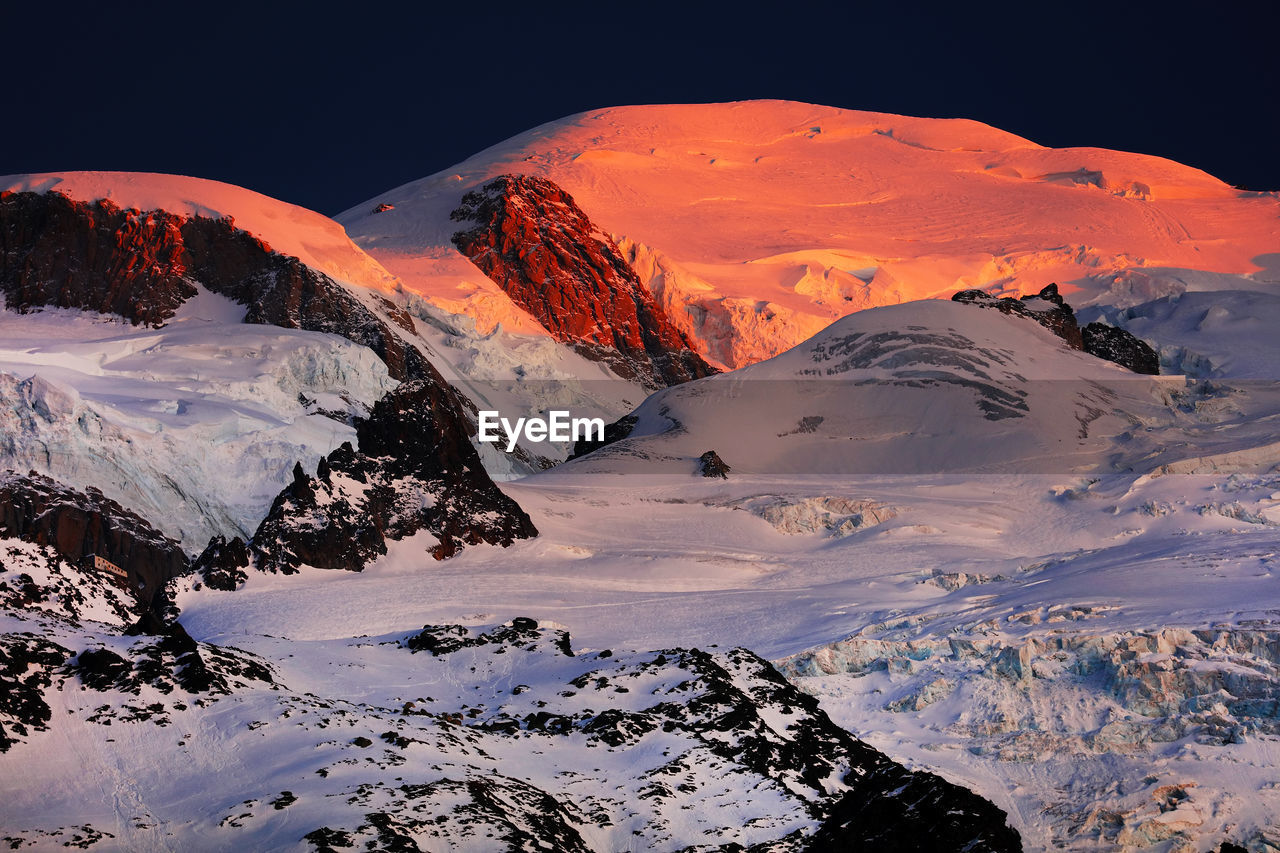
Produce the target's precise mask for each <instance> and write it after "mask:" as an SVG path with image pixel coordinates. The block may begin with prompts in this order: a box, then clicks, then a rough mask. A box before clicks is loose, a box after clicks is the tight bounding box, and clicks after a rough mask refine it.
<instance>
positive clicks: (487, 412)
mask: <svg viewBox="0 0 1280 853" xmlns="http://www.w3.org/2000/svg"><path fill="white" fill-rule="evenodd" d="M479 416H480V421H479V428H480V429H479V432H478V433H477V438H479V439H480V440H481V441H483V442H485V443H486V444H497V443H498V442H499V441H501V440H502V439H501V438H500V436H499V435H498V427H499V426H501V427H502V431H503V432H504V433H506V435H507V445H506V448H505V450H506V451H507V453H511V452H512V451H513V450H515V449H516V442H518V441H519V440H520V436H521V433H522V432H523V434H524V437H525V439H527V440H528V441H532V442H534V443H535V444H536V443H538V442H543V441H573V442H577V441H581V440H583V439H586V440H588V441H604V418H571V417H569V412H568V411H566V410H562V409H551V410H549V411H548V412H547V416H546V417H545V418H537V417H533V418H516V421H515V423H514V424H513V423H512V422H511V421H509V420H507V419H506V418H504V417H501V416H500V414H499V413H498V412H497V411H494V410H492V409H481V410H480V412H479Z"/></svg>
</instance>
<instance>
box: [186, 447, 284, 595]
mask: <svg viewBox="0 0 1280 853" xmlns="http://www.w3.org/2000/svg"><path fill="white" fill-rule="evenodd" d="M300 470H301V469H300V468H296V469H295V473H294V479H295V481H296V480H297V475H298V473H300ZM247 568H249V547H248V546H247V545H246V544H245V542H244V540H243V539H241V538H240V537H239V536H234V537H232V539H231V541H230V542H228V541H227V540H226V539H225V538H223V537H221V536H215V537H213V538H212V539H210V540H209V544H208V545H207V546H205V549H204V551H202V552H201V553H200V556H199V557H196V559H195V561H194V562H192V564H191V570H192V571H193V572H194V573H195V574H197V575H199V577H200V579H201V580H202V581H203V582H204V585H205V586H207V587H209V588H210V589H220V590H222V591H224V592H231V591H233V590H235V588H236V587H238V586H239V585H240V584H242V583H244V582H245V580H246V579H247V578H248V575H247V574H246V573H245V569H247Z"/></svg>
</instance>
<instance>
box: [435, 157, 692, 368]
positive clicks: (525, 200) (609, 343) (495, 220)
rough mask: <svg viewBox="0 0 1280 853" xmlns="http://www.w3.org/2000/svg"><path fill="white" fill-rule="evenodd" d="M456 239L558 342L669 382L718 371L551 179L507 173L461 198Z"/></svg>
mask: <svg viewBox="0 0 1280 853" xmlns="http://www.w3.org/2000/svg"><path fill="white" fill-rule="evenodd" d="M451 218H452V219H453V220H454V221H455V222H459V223H463V224H465V225H469V226H470V227H468V228H467V229H465V230H462V231H458V232H457V233H455V234H454V235H453V244H454V245H455V246H456V247H457V248H458V250H459V251H460V252H462V254H464V255H466V256H467V257H468V258H470V259H471V261H472V262H473V263H475V265H476V266H478V267H479V268H480V269H481V270H483V271H484V273H485V275H487V276H488V277H489V278H491V279H493V281H495V282H496V283H497V284H498V285H499V286H500V287H501V288H502V289H503V290H504V291H506V293H507V295H509V296H510V297H511V298H512V299H513V300H514V301H515V302H516V304H518V305H519V306H520V307H521V308H523V309H525V310H526V311H528V312H529V313H530V314H532V315H533V316H534V317H535V318H537V320H538V321H539V322H540V323H542V325H543V326H544V327H545V328H546V329H547V330H548V331H549V332H551V334H552V335H554V336H555V337H556V339H557V340H560V341H563V342H565V343H568V344H570V345H571V346H572V347H573V348H574V349H575V350H577V351H578V352H579V353H581V354H583V355H584V356H586V357H588V358H591V359H594V360H596V361H602V362H604V363H605V364H607V365H608V366H609V367H610V369H612V370H613V371H614V372H615V373H617V374H618V375H619V376H622V377H624V378H626V379H635V380H637V381H640V382H642V383H644V384H645V385H647V386H649V387H654V388H658V387H662V386H666V385H675V384H678V383H680V382H686V381H688V380H690V379H698V378H700V377H703V376H709V375H710V374H712V373H715V372H716V371H715V369H714V368H712V367H711V366H710V365H708V364H707V363H706V362H705V361H704V360H703V359H702V357H701V356H699V355H698V354H697V353H696V352H695V351H694V348H693V344H692V342H691V341H690V340H689V338H688V337H687V336H686V335H685V334H684V333H682V332H680V331H679V330H678V329H676V327H675V326H674V325H672V323H671V321H670V320H669V319H668V318H667V316H666V314H665V312H663V310H662V308H661V307H660V306H659V305H658V304H657V303H656V302H655V301H654V299H653V296H652V294H650V293H649V292H648V291H647V290H646V289H645V288H644V285H642V284H641V283H640V279H639V278H638V277H637V276H636V273H635V271H634V270H632V269H631V267H630V265H628V264H627V262H626V260H625V259H624V258H623V256H622V253H621V252H620V251H619V250H618V247H617V245H615V244H614V242H613V240H612V239H611V238H610V237H609V236H608V235H606V234H604V233H603V232H602V231H600V229H599V228H597V227H596V226H595V225H594V224H592V222H591V220H589V219H588V218H587V215H586V214H585V213H583V212H582V210H581V209H580V208H579V207H578V206H577V205H576V204H575V203H574V201H573V199H572V198H571V197H570V196H569V194H568V193H566V192H565V191H564V190H563V189H561V188H560V187H559V186H557V185H556V184H554V183H552V182H551V181H548V180H546V179H545V178H538V177H532V176H528V175H502V176H500V177H498V178H495V179H494V180H492V181H490V182H489V183H487V184H485V185H484V187H483V188H482V189H481V190H479V191H473V192H469V193H467V194H466V195H465V196H463V199H462V204H461V205H460V206H459V207H458V208H457V209H456V210H454V211H453V213H452V214H451Z"/></svg>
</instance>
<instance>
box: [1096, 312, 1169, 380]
mask: <svg viewBox="0 0 1280 853" xmlns="http://www.w3.org/2000/svg"><path fill="white" fill-rule="evenodd" d="M1082 331H1083V334H1084V351H1085V352H1087V353H1089V354H1090V355H1096V356H1097V357H1098V358H1105V359H1106V360H1107V361H1114V362H1115V363H1116V364H1119V365H1121V366H1122V367H1127V368H1129V369H1130V370H1132V371H1133V372H1134V373H1145V374H1148V375H1150V376H1158V375H1159V374H1160V356H1159V355H1157V354H1156V351H1155V350H1153V349H1152V348H1151V346H1150V345H1149V344H1147V342H1146V341H1144V340H1142V339H1140V338H1137V337H1134V336H1133V335H1132V334H1130V333H1129V332H1127V331H1125V330H1124V329H1121V328H1119V327H1116V326H1107V325H1103V324H1102V323H1090V324H1089V325H1087V326H1085V327H1084V329H1083V330H1082Z"/></svg>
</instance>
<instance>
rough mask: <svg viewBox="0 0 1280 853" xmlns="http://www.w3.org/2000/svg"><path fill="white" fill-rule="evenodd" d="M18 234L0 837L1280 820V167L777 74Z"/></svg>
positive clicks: (1161, 826)
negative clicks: (334, 216)
mask: <svg viewBox="0 0 1280 853" xmlns="http://www.w3.org/2000/svg"><path fill="white" fill-rule="evenodd" d="M339 223H341V224H339ZM348 235H349V236H348ZM0 239H2V241H3V242H2V243H0V249H2V251H0V292H3V296H4V310H2V311H0V430H2V431H0V471H3V470H4V469H12V470H11V471H10V472H9V473H4V474H0V681H3V682H4V687H3V690H2V691H0V780H3V781H0V801H3V802H4V803H5V806H3V807H2V808H0V830H3V832H0V837H3V838H5V839H6V840H7V842H8V843H9V844H10V845H16V846H18V847H19V848H24V847H29V848H34V849H52V848H58V849H61V848H62V847H63V846H64V845H72V846H78V847H92V848H94V849H103V850H115V849H203V848H219V849H220V848H228V849H232V848H234V849H250V848H251V849H270V850H328V849H343V848H345V847H350V846H364V847H367V848H369V849H405V850H413V849H424V850H425V849H439V848H448V849H473V850H491V849H567V850H579V849H580V850H620V849H660V850H673V851H674V850H686V849H702V848H704V847H705V848H708V849H709V848H712V847H715V848H717V849H718V848H721V847H724V848H726V849H727V848H729V847H734V846H735V845H740V846H741V848H745V849H753V850H792V849H795V850H801V849H813V850H823V849H838V848H840V847H841V846H843V847H846V848H849V849H877V850H893V849H912V850H938V851H942V850H948V851H950V850H958V849H972V850H1015V849H1020V848H1021V849H1025V850H1028V851H1032V850H1049V849H1063V850H1071V851H1085V850H1099V849H1107V850H1111V849H1115V850H1123V851H1153V853H1172V851H1209V850H1219V849H1222V850H1233V849H1237V848H1232V847H1230V846H1227V845H1230V844H1238V845H1242V846H1243V847H1244V849H1247V850H1249V851H1251V853H1260V851H1265V850H1274V849H1280V824H1278V823H1277V822H1276V820H1275V818H1274V815H1275V814H1277V813H1280V802H1277V799H1276V796H1277V795H1276V790H1277V789H1276V785H1275V780H1274V767H1275V760H1274V754H1275V750H1276V746H1277V744H1278V743H1280V729H1278V728H1277V726H1276V722H1275V720H1276V708H1277V707H1278V706H1277V703H1280V669H1277V664H1278V662H1280V654H1277V651H1276V650H1277V648H1280V626H1278V625H1277V621H1276V606H1275V602H1276V600H1277V599H1276V591H1275V589H1274V583H1275V571H1274V557H1275V554H1276V553H1277V551H1278V550H1280V536H1278V535H1277V534H1276V530H1277V525H1278V524H1280V476H1278V475H1277V474H1276V471H1277V470H1280V446H1277V444H1276V441H1275V438H1274V423H1275V421H1276V418H1277V417H1280V392H1277V390H1276V388H1277V386H1276V385H1275V383H1274V381H1273V380H1274V378H1275V376H1276V373H1277V371H1278V370H1280V354H1278V353H1277V350H1276V346H1275V343H1274V339H1273V336H1272V335H1271V328H1272V325H1273V324H1272V323H1271V322H1270V320H1271V319H1273V318H1276V317H1280V291H1278V290H1277V288H1278V287H1280V274H1278V272H1277V270H1280V267H1277V265H1276V263H1275V261H1274V259H1275V258H1276V257H1277V256H1280V199H1278V198H1277V196H1276V195H1275V194H1271V193H1246V192H1241V191H1238V190H1235V189H1233V188H1231V187H1228V186H1226V185H1224V184H1222V183H1221V182H1218V181H1216V180H1215V179H1213V178H1212V177H1210V176H1208V175H1205V174H1204V173H1201V172H1198V171H1196V170H1195V169H1192V168H1189V167H1185V166H1181V165H1179V164H1176V163H1170V162H1168V161H1164V160H1160V159H1159V158H1153V157H1147V156H1144V155H1138V154H1126V153H1122V152H1112V151H1102V150H1098V149H1064V150H1055V149H1046V148H1042V147H1040V146H1037V145H1035V144H1034V143H1031V142H1029V141H1027V140H1023V139H1019V138H1017V137H1014V136H1012V135H1009V134H1006V133H1003V132H1001V131H998V130H995V129H993V128H989V127H986V126H984V125H980V124H977V123H974V122H967V121H956V120H929V119H912V118H905V117H901V116H891V115H884V114H872V113H857V112H850V111H843V110H835V109H830V108H825V107H817V106H813V105H806V104H793V103H786V102H748V103H742V104H723V105H696V106H654V107H625V108H618V109H613V110H600V111H595V112H592V113H585V114H582V115H579V116H574V117H571V118H568V119H564V120H562V121H559V122H553V123H551V124H549V125H544V126H543V127H540V128H537V129H535V130H533V131H530V132H529V133H527V134H522V135H521V136H519V137H517V138H515V139H512V140H509V141H507V142H505V143H501V144H499V145H497V146H495V147H494V148H491V149H489V150H487V151H485V152H481V153H480V154H477V155H476V156H475V157H473V158H471V159H470V160H468V161H466V162H465V163H463V164H460V165H458V166H456V167H454V168H453V169H451V170H447V171H446V172H444V173H441V174H439V175H435V176H432V177H429V178H426V179H423V180H422V181H418V182H415V183H413V184H409V185H406V186H405V187H401V188H398V189H395V190H392V191H389V192H387V193H384V194H383V195H381V196H376V197H374V198H373V199H371V200H370V201H369V202H368V203H366V204H364V205H360V206H358V207H357V208H356V209H353V210H352V211H348V212H347V213H345V214H342V215H341V216H340V217H339V219H338V222H334V221H332V220H329V219H326V218H325V217H323V216H320V215H319V214H315V213H312V212H309V211H305V210H301V209H299V208H296V207H293V206H291V205H287V204H284V203H282V202H277V201H275V200H272V199H267V198H264V197H262V196H259V195H257V194H254V193H251V192H249V191H247V190H241V189H239V188H235V187H229V186H226V185H222V184H217V183H215V182H209V181H199V180H195V179H188V178H177V177H172V176H158V175H128V174H120V173H63V174H56V175H37V176H16V177H10V178H4V179H0ZM1055 282H1056V284H1057V286H1056V287H1053V286H1048V285H1051V284H1053V283H1055ZM953 295H955V296H956V299H955V300H952V299H951V298H950V297H952V296H953ZM1015 296H1016V297H1018V298H1014V297H1015ZM924 297H942V298H927V299H926V298H924ZM1063 297H1065V299H1066V304H1064V301H1063ZM1073 307H1074V311H1073V310H1072V309H1073ZM864 309H865V310H864ZM1125 330H1127V331H1125ZM718 368H724V369H725V370H724V372H721V373H718V374H716V372H715V371H716V369H718ZM1157 371H1158V373H1157ZM663 386H667V387H663ZM655 388H656V389H658V390H656V391H654V389H655ZM650 391H654V393H652V394H650ZM550 408H567V409H572V410H574V412H575V414H578V413H581V414H593V415H594V414H601V415H605V416H607V419H608V420H610V421H613V422H614V423H613V424H612V425H611V427H610V429H609V430H608V435H607V439H608V440H607V441H606V442H604V443H603V446H595V445H593V444H590V443H584V444H583V445H582V446H580V447H579V448H578V449H579V451H581V455H579V456H577V457H576V458H574V459H572V460H571V461H569V462H567V463H564V464H559V465H556V466H555V467H553V468H551V469H550V470H545V471H539V470H538V469H540V468H542V467H543V466H544V465H547V464H549V463H550V462H552V461H555V460H558V459H562V458H564V456H565V455H567V454H568V453H569V452H570V448H569V447H568V445H567V444H562V445H561V446H559V447H555V448H554V449H552V448H550V446H549V445H547V444H545V443H542V444H539V443H535V442H532V441H528V440H526V441H525V442H524V443H523V445H522V446H521V448H520V450H519V452H518V453H516V454H510V455H509V454H506V453H504V452H503V451H502V450H501V449H499V448H498V447H495V446H494V445H491V444H487V443H485V442H481V441H479V440H478V439H477V437H476V422H477V414H478V412H479V410H482V409H496V410H499V411H500V412H502V413H503V414H504V415H507V416H509V417H513V418H514V417H518V416H522V415H527V414H537V413H541V412H544V411H546V410H547V409H550ZM535 471H537V472H538V473H533V472H535ZM27 472H30V473H27ZM704 475H711V476H704ZM494 480H498V481H500V483H501V485H500V486H499V485H498V484H495V482H494ZM502 481H505V482H502ZM95 557H96V558H99V559H98V560H94V559H93V558H95ZM103 561H105V562H103ZM113 567H114V568H113ZM335 569H338V570H339V571H335ZM341 569H351V570H353V571H341ZM175 576H176V577H175ZM139 582H141V583H142V587H141V588H140V587H139ZM175 620H176V621H175ZM571 638H572V639H571ZM770 661H771V662H772V663H770ZM734 849H739V848H738V847H734Z"/></svg>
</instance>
